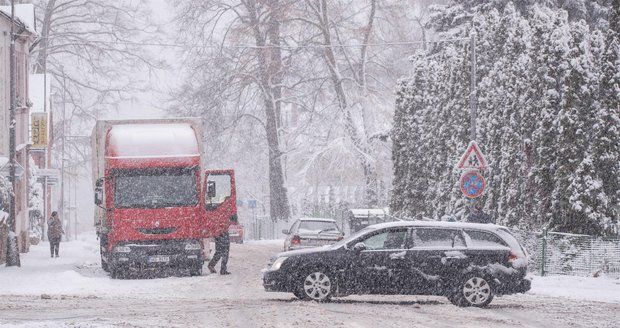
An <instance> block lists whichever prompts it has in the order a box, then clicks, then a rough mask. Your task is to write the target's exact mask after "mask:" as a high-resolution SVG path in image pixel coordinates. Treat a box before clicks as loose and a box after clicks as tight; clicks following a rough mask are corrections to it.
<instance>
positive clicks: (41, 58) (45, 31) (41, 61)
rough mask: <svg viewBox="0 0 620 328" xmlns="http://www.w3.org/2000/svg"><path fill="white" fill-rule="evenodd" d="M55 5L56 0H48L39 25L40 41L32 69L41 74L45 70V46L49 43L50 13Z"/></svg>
mask: <svg viewBox="0 0 620 328" xmlns="http://www.w3.org/2000/svg"><path fill="white" fill-rule="evenodd" d="M55 6H56V0H49V1H48V3H47V5H46V6H45V14H44V16H43V26H41V41H39V45H38V48H39V54H38V56H37V61H36V64H35V65H34V71H35V73H37V74H42V73H44V72H46V71H47V47H48V45H49V36H50V28H51V24H52V14H53V13H54V7H55Z"/></svg>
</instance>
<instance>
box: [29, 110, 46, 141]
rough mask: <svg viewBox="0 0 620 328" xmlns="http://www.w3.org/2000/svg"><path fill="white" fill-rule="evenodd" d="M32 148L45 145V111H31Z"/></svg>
mask: <svg viewBox="0 0 620 328" xmlns="http://www.w3.org/2000/svg"><path fill="white" fill-rule="evenodd" d="M31 133H32V148H45V147H47V113H32V127H31Z"/></svg>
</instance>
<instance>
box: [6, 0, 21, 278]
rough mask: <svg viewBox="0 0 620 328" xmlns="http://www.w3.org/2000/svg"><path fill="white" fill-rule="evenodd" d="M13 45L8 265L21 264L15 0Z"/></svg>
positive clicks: (12, 17) (13, 2) (12, 1)
mask: <svg viewBox="0 0 620 328" xmlns="http://www.w3.org/2000/svg"><path fill="white" fill-rule="evenodd" d="M10 38H11V47H10V50H9V51H10V55H9V56H10V63H9V66H10V75H11V76H10V80H11V83H10V84H11V86H10V88H11V90H10V97H11V106H10V109H9V176H10V180H11V187H12V189H13V190H12V191H11V193H10V196H9V200H10V205H9V222H8V223H9V236H8V239H7V250H6V266H21V263H20V260H19V249H18V247H17V229H16V221H17V220H16V218H15V214H16V213H15V189H16V188H15V187H16V179H15V125H16V122H15V110H16V109H17V78H16V76H15V75H16V73H17V67H16V65H17V60H16V56H15V0H11V34H10Z"/></svg>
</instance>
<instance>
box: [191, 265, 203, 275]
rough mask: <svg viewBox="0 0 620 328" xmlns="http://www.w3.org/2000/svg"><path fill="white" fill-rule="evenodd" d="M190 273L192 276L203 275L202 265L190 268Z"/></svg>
mask: <svg viewBox="0 0 620 328" xmlns="http://www.w3.org/2000/svg"><path fill="white" fill-rule="evenodd" d="M189 275H190V276H192V277H195V276H202V265H201V266H196V267H193V268H191V269H189Z"/></svg>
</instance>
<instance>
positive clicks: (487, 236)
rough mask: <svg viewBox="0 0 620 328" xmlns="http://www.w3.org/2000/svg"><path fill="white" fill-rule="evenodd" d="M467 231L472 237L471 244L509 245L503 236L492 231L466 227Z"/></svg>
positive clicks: (485, 245)
mask: <svg viewBox="0 0 620 328" xmlns="http://www.w3.org/2000/svg"><path fill="white" fill-rule="evenodd" d="M465 233H467V235H468V236H469V238H470V239H471V246H474V247H489V246H502V247H506V246H507V245H506V243H505V242H504V241H503V240H502V239H501V238H499V237H498V236H496V235H495V234H492V233H490V232H486V231H480V230H467V229H466V230H465Z"/></svg>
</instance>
